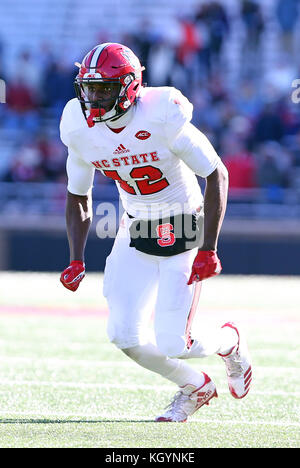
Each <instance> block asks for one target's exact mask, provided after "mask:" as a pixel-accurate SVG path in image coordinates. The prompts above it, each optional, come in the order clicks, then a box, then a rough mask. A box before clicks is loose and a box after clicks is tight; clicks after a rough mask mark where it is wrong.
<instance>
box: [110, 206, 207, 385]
mask: <svg viewBox="0 0 300 468" xmlns="http://www.w3.org/2000/svg"><path fill="white" fill-rule="evenodd" d="M128 226H129V221H128V218H127V217H126V215H125V216H124V217H123V222H122V223H121V226H120V229H119V233H118V235H117V238H116V240H115V244H114V247H113V250H112V252H111V254H110V256H109V257H108V259H107V263H106V268H105V276H104V295H105V296H106V298H107V302H108V306H109V320H108V335H109V338H110V341H111V342H113V343H114V344H115V345H116V346H117V347H118V348H120V349H121V350H122V351H123V352H124V353H125V354H126V355H127V356H129V357H130V358H131V359H133V360H134V361H136V362H137V363H138V364H139V365H141V366H143V367H145V368H147V369H149V370H151V371H153V372H156V373H158V374H160V375H161V376H163V377H165V378H167V379H168V380H170V381H172V382H174V383H176V384H177V385H183V384H184V383H185V382H186V381H187V379H188V381H189V382H190V383H192V384H194V385H196V386H198V384H199V383H201V381H202V376H201V375H199V374H198V373H197V372H196V371H194V369H192V368H190V366H188V365H187V364H186V363H184V362H183V361H181V360H179V359H170V358H169V357H167V356H165V355H164V354H163V353H162V352H160V351H159V350H158V348H157V346H156V345H155V344H153V343H151V341H150V338H149V321H150V318H151V315H152V312H153V310H154V302H155V299H156V293H157V283H158V277H159V268H158V263H159V261H158V258H157V257H153V256H150V255H147V254H143V253H141V252H138V251H137V250H136V249H134V248H132V247H129V233H128Z"/></svg>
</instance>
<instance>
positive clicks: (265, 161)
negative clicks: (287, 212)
mask: <svg viewBox="0 0 300 468" xmlns="http://www.w3.org/2000/svg"><path fill="white" fill-rule="evenodd" d="M258 158H259V169H258V181H259V185H260V187H262V188H265V189H267V192H266V193H267V200H266V201H268V202H274V203H280V202H282V201H283V190H282V189H284V188H288V187H289V186H290V183H291V169H292V158H291V155H290V154H289V153H288V152H287V151H286V150H285V149H284V148H283V147H282V146H281V145H280V144H279V143H277V142H273V141H269V142H266V143H265V144H263V145H261V147H260V148H259V150H258Z"/></svg>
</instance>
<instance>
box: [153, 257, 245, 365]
mask: <svg viewBox="0 0 300 468" xmlns="http://www.w3.org/2000/svg"><path fill="white" fill-rule="evenodd" d="M194 258H195V250H191V251H188V252H184V253H182V254H179V255H174V256H172V257H167V258H164V259H161V261H160V267H159V268H160V279H159V289H158V297H157V303H156V312H155V335H156V342H157V345H158V347H159V349H160V350H161V351H162V352H163V353H164V354H166V355H167V356H170V357H178V358H192V357H195V358H199V357H205V356H209V355H211V354H214V353H222V354H226V352H228V351H229V350H230V349H232V347H234V346H235V345H236V344H237V335H236V333H235V332H234V331H233V330H229V329H226V330H225V329H221V328H217V327H216V328H215V329H212V330H210V331H208V330H207V329H205V330H201V329H199V328H196V329H195V327H193V323H194V318H195V316H196V313H197V312H198V304H199V299H200V292H201V286H202V285H201V283H194V284H193V285H191V286H188V285H187V281H188V278H189V275H190V271H191V266H192V263H193V260H194Z"/></svg>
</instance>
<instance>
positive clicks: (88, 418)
mask: <svg viewBox="0 0 300 468" xmlns="http://www.w3.org/2000/svg"><path fill="white" fill-rule="evenodd" d="M0 412H1V418H2V419H3V418H5V417H6V418H7V419H11V418H22V417H28V418H30V419H32V420H33V421H32V423H34V422H35V421H34V420H35V419H37V418H38V419H40V420H43V419H49V418H52V419H53V418H55V419H57V424H60V423H61V421H60V420H59V418H63V419H64V421H63V422H64V423H66V424H67V423H68V420H69V422H70V423H72V424H74V422H78V424H80V423H89V422H93V423H95V422H97V420H99V424H103V423H106V424H108V423H114V424H115V423H118V422H120V421H124V422H126V421H127V422H128V423H132V422H134V423H135V422H136V423H139V422H141V423H143V424H144V423H145V421H149V422H151V421H152V420H151V419H149V420H148V419H147V420H145V418H142V417H141V418H137V417H132V415H131V414H128V415H118V416H112V415H111V414H108V413H105V412H102V413H101V414H96V413H61V412H57V411H44V412H34V411H17V412H14V411H11V412H8V411H3V412H2V410H1V408H0ZM77 419H78V421H76V420H77ZM105 419H107V421H105ZM18 422H20V421H11V424H17V423H18ZM190 422H191V423H192V422H199V423H201V424H217V425H219V424H221V425H224V424H226V425H230V426H239V425H243V426H276V427H300V423H298V422H294V421H260V420H253V421H249V420H241V419H238V420H237V419H222V421H220V420H219V419H211V418H209V419H204V418H191V420H190ZM53 423H54V421H53V420H52V421H51V424H53ZM153 423H154V421H153ZM6 424H8V422H7V421H6ZM26 424H30V420H28V421H26ZM44 424H47V421H45V423H44ZM0 425H1V421H0Z"/></svg>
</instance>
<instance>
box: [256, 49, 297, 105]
mask: <svg viewBox="0 0 300 468" xmlns="http://www.w3.org/2000/svg"><path fill="white" fill-rule="evenodd" d="M296 78H298V70H297V67H296V64H295V63H294V62H293V61H291V60H290V58H289V57H288V56H287V55H286V54H281V56H280V57H279V58H278V60H277V61H276V62H275V63H274V64H273V66H272V67H270V68H269V70H268V71H267V72H266V74H265V77H264V79H263V85H264V88H265V94H266V96H267V97H270V98H274V99H280V97H282V96H287V95H290V90H291V86H292V82H293V80H295V79H296Z"/></svg>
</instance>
